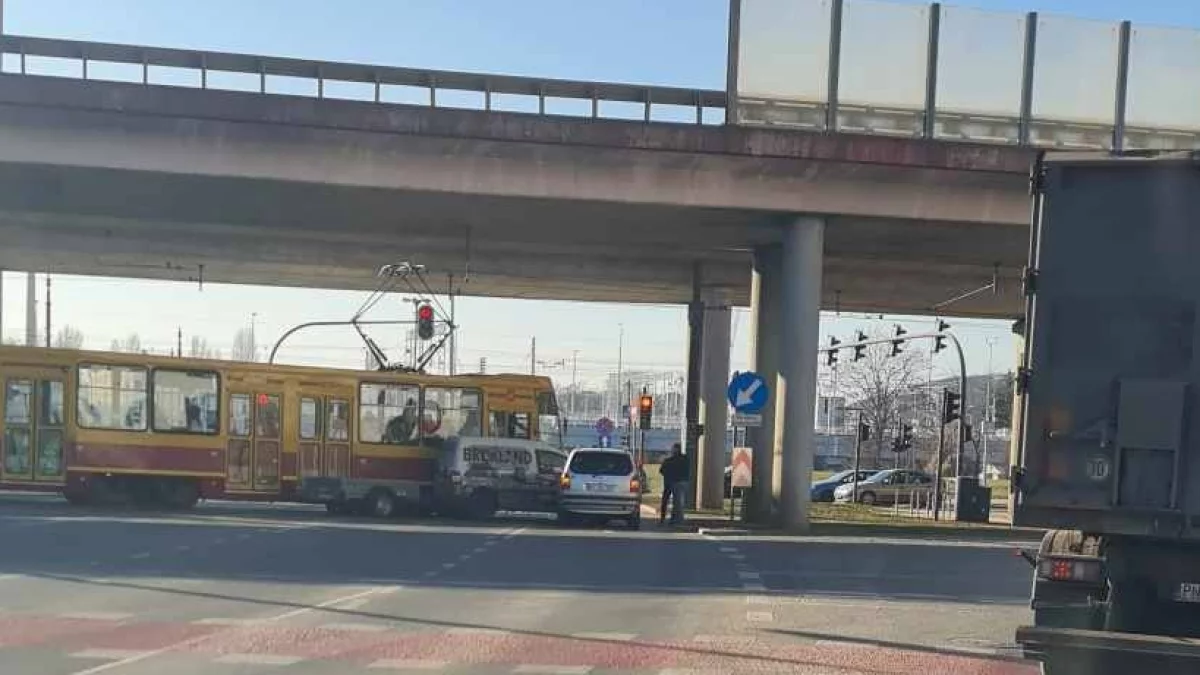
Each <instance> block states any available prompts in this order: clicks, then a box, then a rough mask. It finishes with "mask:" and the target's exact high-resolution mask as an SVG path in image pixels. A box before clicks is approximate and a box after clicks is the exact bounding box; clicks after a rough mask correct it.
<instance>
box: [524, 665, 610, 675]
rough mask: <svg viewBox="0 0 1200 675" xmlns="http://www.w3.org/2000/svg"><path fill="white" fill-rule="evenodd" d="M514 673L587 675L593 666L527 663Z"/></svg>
mask: <svg viewBox="0 0 1200 675" xmlns="http://www.w3.org/2000/svg"><path fill="white" fill-rule="evenodd" d="M512 672H514V673H543V674H544V675H587V673H590V672H592V666H550V665H541V664H537V663H527V664H523V665H520V666H517V667H516V668H513V669H512Z"/></svg>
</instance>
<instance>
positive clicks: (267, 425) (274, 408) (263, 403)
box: [254, 394, 279, 440]
mask: <svg viewBox="0 0 1200 675" xmlns="http://www.w3.org/2000/svg"><path fill="white" fill-rule="evenodd" d="M254 436H255V438H257V439H272V440H273V439H277V438H279V397H278V396H272V395H270V394H259V395H258V414H257V415H256V416H255V425H254Z"/></svg>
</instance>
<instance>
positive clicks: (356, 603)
mask: <svg viewBox="0 0 1200 675" xmlns="http://www.w3.org/2000/svg"><path fill="white" fill-rule="evenodd" d="M369 602H371V599H370V598H359V599H357V600H351V601H349V602H343V603H342V604H340V605H338V606H337V608H338V609H341V610H350V609H358V608H360V607H362V606H363V605H366V604H367V603H369Z"/></svg>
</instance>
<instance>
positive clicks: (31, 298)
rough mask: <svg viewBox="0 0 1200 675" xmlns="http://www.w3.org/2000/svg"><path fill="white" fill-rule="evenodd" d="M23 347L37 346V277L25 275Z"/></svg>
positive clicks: (29, 274)
mask: <svg viewBox="0 0 1200 675" xmlns="http://www.w3.org/2000/svg"><path fill="white" fill-rule="evenodd" d="M25 346H26V347H36V346H37V275H35V274H34V273H33V272H26V273H25Z"/></svg>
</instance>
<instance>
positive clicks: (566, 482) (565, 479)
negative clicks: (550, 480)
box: [558, 473, 571, 490]
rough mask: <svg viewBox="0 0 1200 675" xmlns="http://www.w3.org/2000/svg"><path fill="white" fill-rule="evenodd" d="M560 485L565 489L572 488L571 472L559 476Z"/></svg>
mask: <svg viewBox="0 0 1200 675" xmlns="http://www.w3.org/2000/svg"><path fill="white" fill-rule="evenodd" d="M558 487H559V488H561V489H563V490H568V489H570V488H571V474H569V473H564V474H563V475H561V476H559V477H558Z"/></svg>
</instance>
